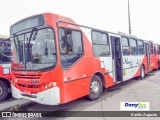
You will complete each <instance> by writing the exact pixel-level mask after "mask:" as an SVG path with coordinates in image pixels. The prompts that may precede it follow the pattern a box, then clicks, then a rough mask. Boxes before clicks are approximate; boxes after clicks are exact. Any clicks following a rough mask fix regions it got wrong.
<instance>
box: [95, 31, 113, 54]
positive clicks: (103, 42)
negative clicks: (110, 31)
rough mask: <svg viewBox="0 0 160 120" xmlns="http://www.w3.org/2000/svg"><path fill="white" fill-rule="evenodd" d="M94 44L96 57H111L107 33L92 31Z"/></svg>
mask: <svg viewBox="0 0 160 120" xmlns="http://www.w3.org/2000/svg"><path fill="white" fill-rule="evenodd" d="M92 44H93V54H94V56H95V57H99V56H107V55H110V50H109V41H108V36H107V34H106V33H101V32H97V31H92Z"/></svg>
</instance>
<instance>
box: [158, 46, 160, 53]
mask: <svg viewBox="0 0 160 120" xmlns="http://www.w3.org/2000/svg"><path fill="white" fill-rule="evenodd" d="M158 54H159V55H160V46H158Z"/></svg>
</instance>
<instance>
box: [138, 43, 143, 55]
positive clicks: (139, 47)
mask: <svg viewBox="0 0 160 120" xmlns="http://www.w3.org/2000/svg"><path fill="white" fill-rule="evenodd" d="M137 43H138V53H139V55H144V53H145V51H144V42H143V41H142V40H138V41H137Z"/></svg>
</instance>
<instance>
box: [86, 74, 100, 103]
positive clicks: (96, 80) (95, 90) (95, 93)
mask: <svg viewBox="0 0 160 120" xmlns="http://www.w3.org/2000/svg"><path fill="white" fill-rule="evenodd" d="M102 90H103V85H102V80H101V78H100V77H99V76H97V75H94V76H93V78H92V80H91V82H90V93H89V95H88V98H89V99H90V100H91V101H93V100H96V99H98V98H99V97H100V96H101V94H102Z"/></svg>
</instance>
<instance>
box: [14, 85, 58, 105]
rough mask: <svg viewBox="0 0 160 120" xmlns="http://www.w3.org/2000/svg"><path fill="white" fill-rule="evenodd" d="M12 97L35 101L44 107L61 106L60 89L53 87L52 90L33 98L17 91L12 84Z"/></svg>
mask: <svg viewBox="0 0 160 120" xmlns="http://www.w3.org/2000/svg"><path fill="white" fill-rule="evenodd" d="M11 89H12V96H13V97H14V98H17V99H21V98H23V99H27V100H31V101H35V102H37V103H40V104H44V105H59V104H60V90H59V87H57V86H56V87H53V88H51V89H48V90H45V91H43V92H39V93H37V94H32V95H31V96H25V95H24V92H22V91H20V90H19V89H17V88H16V87H15V86H14V85H12V84H11Z"/></svg>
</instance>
